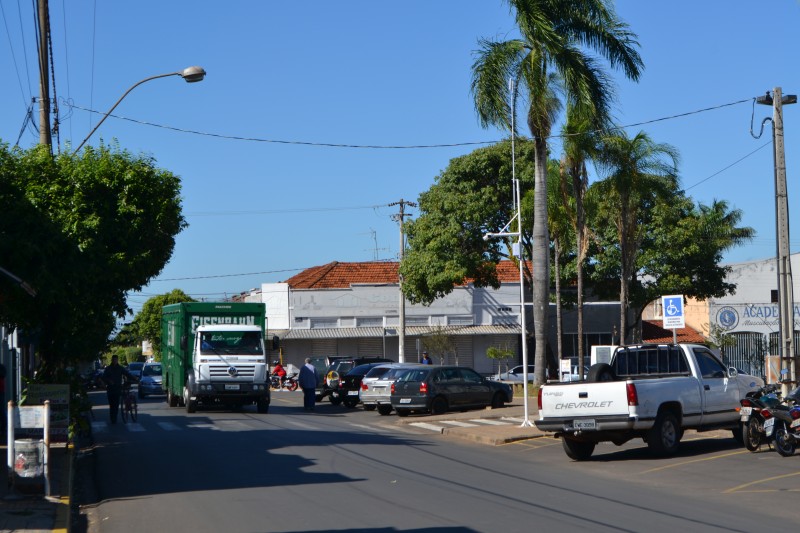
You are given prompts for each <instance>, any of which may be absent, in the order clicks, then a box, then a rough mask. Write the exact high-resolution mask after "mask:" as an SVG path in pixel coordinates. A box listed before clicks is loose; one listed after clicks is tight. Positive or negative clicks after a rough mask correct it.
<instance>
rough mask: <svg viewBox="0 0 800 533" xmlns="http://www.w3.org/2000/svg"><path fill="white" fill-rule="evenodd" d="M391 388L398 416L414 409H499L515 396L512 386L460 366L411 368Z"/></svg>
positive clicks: (436, 412) (439, 410) (439, 412)
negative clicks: (489, 407)
mask: <svg viewBox="0 0 800 533" xmlns="http://www.w3.org/2000/svg"><path fill="white" fill-rule="evenodd" d="M391 391H392V392H391V400H392V407H393V408H394V410H395V411H396V412H397V415H398V416H408V415H409V414H410V413H411V412H412V411H424V412H429V413H431V414H434V415H438V414H442V413H444V412H446V411H449V410H451V409H469V408H479V407H488V406H491V407H492V408H493V409H496V408H499V407H503V405H505V404H506V403H508V402H511V400H513V399H514V391H513V390H512V388H511V386H510V385H508V384H506V383H502V382H499V381H492V380H489V379H487V378H484V377H483V376H481V375H480V374H478V373H477V372H475V371H474V370H473V369H471V368H466V367H458V366H437V367H427V368H414V369H411V370H407V371H406V372H404V373H403V374H401V375H400V376H399V377H398V378H397V380H396V381H395V382H394V383H393V384H392V389H391Z"/></svg>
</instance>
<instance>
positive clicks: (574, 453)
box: [561, 437, 595, 461]
mask: <svg viewBox="0 0 800 533" xmlns="http://www.w3.org/2000/svg"><path fill="white" fill-rule="evenodd" d="M561 444H562V445H563V446H564V453H566V454H567V457H569V458H570V459H572V460H573V461H586V460H587V459H589V457H591V456H592V452H594V447H595V443H594V442H587V441H582V440H576V439H570V438H568V437H563V438H562V439H561Z"/></svg>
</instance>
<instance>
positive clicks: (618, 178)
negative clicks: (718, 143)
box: [595, 131, 678, 344]
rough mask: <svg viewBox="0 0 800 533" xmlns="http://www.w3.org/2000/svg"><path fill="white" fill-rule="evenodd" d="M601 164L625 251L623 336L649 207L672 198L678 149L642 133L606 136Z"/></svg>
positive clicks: (606, 198) (603, 192) (600, 189)
mask: <svg viewBox="0 0 800 533" xmlns="http://www.w3.org/2000/svg"><path fill="white" fill-rule="evenodd" d="M602 143H603V147H602V149H601V152H600V155H599V160H598V163H597V165H598V169H599V170H600V171H601V173H604V174H606V178H605V179H604V180H602V181H600V182H597V183H596V184H595V190H596V193H598V195H599V197H600V198H602V199H603V200H602V201H603V202H604V204H605V205H606V209H607V213H609V215H608V217H609V218H610V220H611V222H612V223H613V224H614V226H615V228H616V232H617V239H618V241H619V242H618V245H619V254H620V291H619V300H620V326H619V328H620V329H619V331H620V339H621V341H622V344H624V343H625V341H626V339H627V338H628V325H627V315H628V307H629V304H630V285H631V282H632V280H633V275H634V274H635V265H636V260H637V257H638V254H639V250H640V248H641V244H642V239H643V238H644V236H645V227H646V225H645V224H644V223H643V220H642V218H643V215H644V214H645V213H644V211H645V210H646V209H647V206H648V205H652V203H653V202H656V201H658V199H659V198H668V197H669V196H670V194H672V193H673V192H674V191H675V190H676V188H677V182H678V177H677V172H678V171H677V166H678V152H677V150H676V149H675V148H674V147H673V146H670V145H669V144H659V143H656V142H653V140H652V139H650V137H649V136H648V135H647V134H646V133H644V132H639V133H638V134H636V136H634V137H632V138H630V137H628V136H627V134H625V132H623V131H620V132H618V133H616V134H613V135H609V136H607V137H604V138H603V140H602Z"/></svg>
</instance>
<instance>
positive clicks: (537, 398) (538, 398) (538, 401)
mask: <svg viewBox="0 0 800 533" xmlns="http://www.w3.org/2000/svg"><path fill="white" fill-rule="evenodd" d="M536 403H537V404H539V410H540V411H541V410H542V388H541V387H539V394H537V395H536Z"/></svg>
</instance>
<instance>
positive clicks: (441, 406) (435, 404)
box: [431, 396, 447, 415]
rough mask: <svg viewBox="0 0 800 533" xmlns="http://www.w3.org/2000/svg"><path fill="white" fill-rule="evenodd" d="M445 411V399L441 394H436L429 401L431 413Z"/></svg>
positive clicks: (437, 413) (440, 413) (435, 413)
mask: <svg viewBox="0 0 800 533" xmlns="http://www.w3.org/2000/svg"><path fill="white" fill-rule="evenodd" d="M446 412H447V400H445V399H444V398H443V397H441V396H437V397H436V398H434V399H433V401H432V402H431V414H432V415H443V414H445V413H446Z"/></svg>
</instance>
